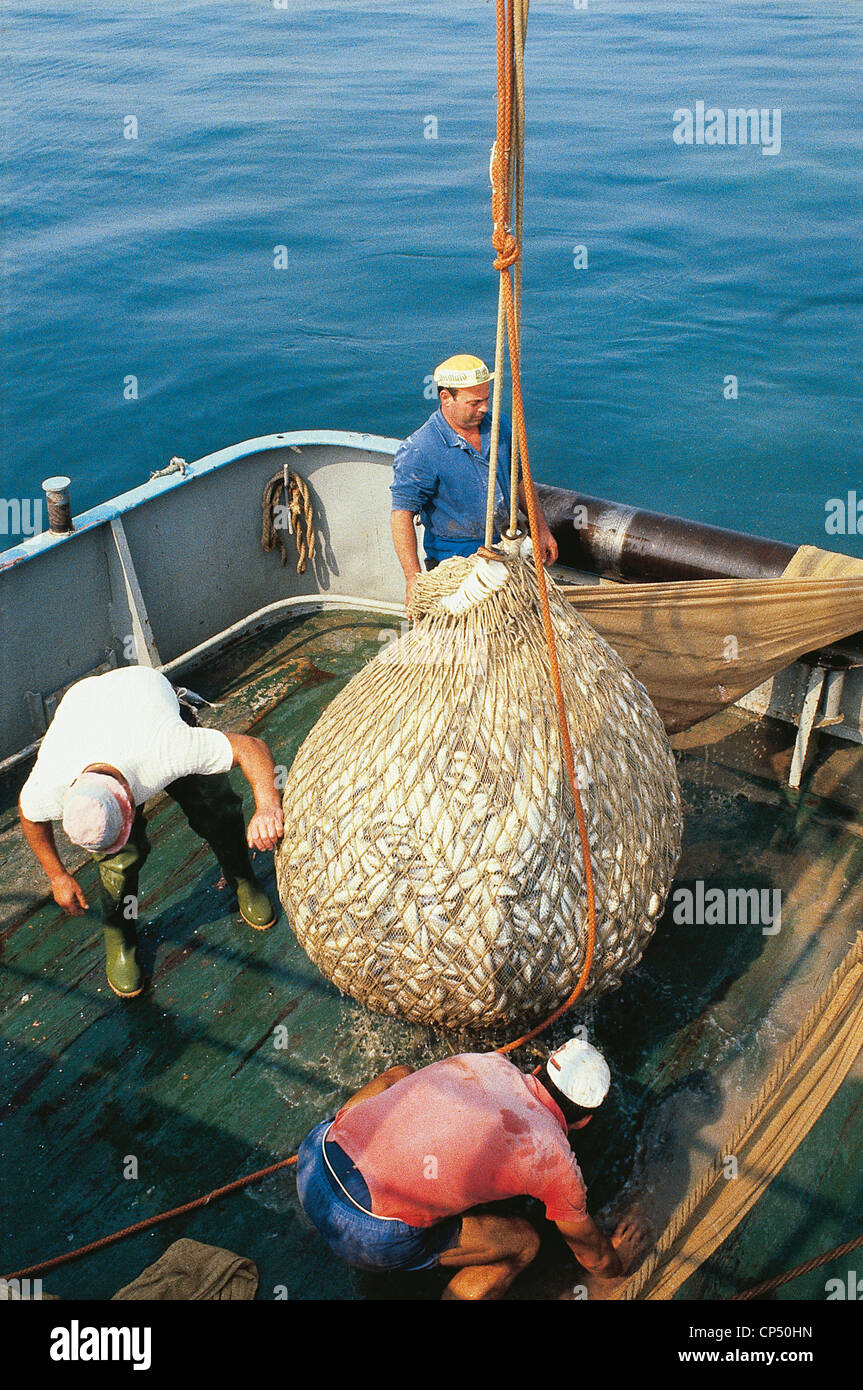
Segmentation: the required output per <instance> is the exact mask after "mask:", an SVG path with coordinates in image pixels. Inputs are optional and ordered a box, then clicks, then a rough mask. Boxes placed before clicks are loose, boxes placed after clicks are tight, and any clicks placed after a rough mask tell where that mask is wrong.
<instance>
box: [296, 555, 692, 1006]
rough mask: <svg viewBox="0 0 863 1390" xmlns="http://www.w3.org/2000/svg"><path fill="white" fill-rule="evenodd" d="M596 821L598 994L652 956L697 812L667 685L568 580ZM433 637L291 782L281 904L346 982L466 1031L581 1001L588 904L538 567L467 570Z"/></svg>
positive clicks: (353, 697)
mask: <svg viewBox="0 0 863 1390" xmlns="http://www.w3.org/2000/svg"><path fill="white" fill-rule="evenodd" d="M548 588H549V603H550V608H551V614H552V622H553V626H554V629H555V635H556V646H557V651H558V659H559V664H560V670H561V678H562V684H563V691H564V698H565V702H566V708H567V711H568V717H569V722H570V732H571V738H572V743H573V750H574V756H575V762H576V772H577V781H578V785H579V789H580V792H581V798H582V802H583V805H584V809H585V816H586V820H587V827H588V834H589V842H590V851H591V859H592V865H593V872H594V884H595V901H596V943H595V955H594V960H593V965H592V968H591V973H590V977H589V980H588V982H587V985H586V987H585V991H584V994H583V995H582V998H588V997H590V996H595V995H596V994H598V993H599V992H600V991H602V990H606V989H610V988H613V987H615V986H616V985H618V984H619V983H620V981H621V977H622V975H623V973H624V972H625V971H626V970H628V969H629V968H631V967H632V966H633V965H634V964H635V963H636V962H637V961H638V960H639V959H640V958H641V955H642V952H643V950H644V947H645V945H646V943H647V941H648V940H649V938H650V936H651V934H652V932H653V930H654V928H655V924H656V921H657V918H658V917H659V916H660V914H661V912H662V908H663V905H664V902H665V899H666V896H667V894H668V891H669V889H670V886H671V881H672V876H673V873H674V868H675V865H676V863H677V859H678V856H679V852H680V842H681V833H682V815H681V803H680V793H679V787H678V782H677V773H676V768H675V764H674V758H673V755H672V752H671V749H670V747H669V744H668V739H667V737H666V734H665V730H664V728H663V725H662V722H661V720H660V718H659V716H658V714H657V713H656V710H655V709H654V708H653V705H652V704H651V702H650V699H649V697H648V695H647V692H646V691H645V690H644V687H643V686H642V685H640V684H639V682H638V681H637V680H636V679H635V677H634V676H633V675H632V674H631V672H630V671H629V670H628V669H627V668H626V667H625V666H624V665H623V663H622V661H621V660H620V658H619V657H618V656H617V655H616V654H615V652H614V651H613V650H612V649H611V647H609V646H608V644H607V643H606V642H605V641H604V640H603V639H602V638H601V637H600V636H599V635H598V634H597V633H596V632H595V631H594V630H593V628H591V627H590V626H589V625H588V624H587V623H586V622H585V621H584V620H583V619H582V618H580V617H579V616H578V614H577V613H575V612H574V611H573V610H572V608H571V607H570V605H568V604H567V603H566V601H565V600H564V599H563V598H562V596H561V595H560V594H559V593H558V592H557V590H556V588H555V585H554V583H553V581H549V583H548ZM410 616H411V617H412V618H413V620H414V621H413V625H412V627H411V628H410V630H409V631H408V632H407V633H406V634H405V635H403V636H402V637H401V638H400V639H399V640H397V641H394V642H392V643H391V644H389V645H388V646H386V647H385V648H384V649H383V650H382V651H381V653H380V654H379V655H378V656H377V657H376V658H375V659H374V660H373V661H371V662H370V663H369V664H368V665H367V666H366V667H364V668H363V670H362V671H360V672H359V673H358V674H357V675H356V676H355V677H354V678H353V679H352V680H351V681H350V682H349V684H348V685H347V686H346V687H345V689H344V690H343V691H342V692H341V693H340V694H339V695H338V696H337V697H336V698H335V699H334V700H333V701H332V703H331V704H330V705H329V706H328V707H327V709H326V710H325V711H324V713H323V715H322V716H321V718H320V719H319V720H318V722H317V724H316V725H315V726H314V728H313V729H312V730H311V732H310V734H309V735H308V737H307V738H306V740H305V742H304V743H303V744H302V746H301V748H300V750H299V752H298V754H297V757H296V759H295V761H294V763H293V766H292V768H291V771H290V774H289V776H288V780H287V783H286V786H285V790H284V816H285V831H284V838H283V840H282V843H281V846H280V848H279V851H278V853H277V856H276V870H277V878H278V885H279V893H280V896H281V899H282V902H283V904H284V907H285V910H286V913H287V916H288V920H289V921H290V923H291V925H292V927H293V930H294V932H295V933H296V935H297V937H298V939H299V941H300V943H301V945H302V946H303V947H304V949H305V951H306V952H307V954H308V955H309V956H310V958H311V959H312V961H313V962H314V963H315V964H316V965H317V966H318V968H319V969H320V970H321V971H322V972H323V973H324V974H325V975H326V976H328V977H329V979H331V980H332V981H333V982H334V983H335V984H336V985H337V986H338V988H339V989H340V990H342V991H344V992H346V993H348V994H350V995H352V996H353V997H354V998H356V999H358V1000H360V1001H362V1002H363V1003H364V1004H366V1005H367V1006H368V1007H369V1008H371V1009H375V1010H378V1011H380V1012H382V1013H386V1014H392V1015H398V1016H401V1017H403V1018H406V1019H409V1020H412V1021H415V1022H421V1023H426V1024H435V1025H437V1026H440V1027H444V1028H451V1029H455V1028H464V1027H470V1028H477V1027H480V1028H486V1027H489V1028H491V1027H497V1026H508V1025H511V1024H514V1023H516V1022H532V1021H535V1020H537V1019H540V1018H542V1017H545V1016H546V1015H547V1014H548V1013H550V1012H551V1011H552V1010H553V1009H554V1008H556V1007H557V1006H558V1005H559V1004H561V1003H562V1002H563V1001H564V1000H565V999H566V998H567V997H568V996H569V994H570V993H571V992H572V990H573V988H574V986H575V984H576V982H577V980H578V978H579V976H580V973H581V968H582V965H583V963H584V959H585V949H586V943H587V935H588V913H587V901H586V894H585V886H584V863H583V856H582V847H581V840H580V837H579V833H578V824H577V819H576V811H575V802H574V797H573V795H572V789H571V786H570V783H569V776H568V772H567V768H566V764H565V763H564V761H563V758H562V752H561V738H560V728H559V723H558V713H557V706H556V703H555V698H554V691H553V687H552V683H551V677H550V672H549V660H548V652H547V647H546V639H545V635H544V630H543V624H542V615H541V609H540V598H539V589H538V582H537V576H536V571H535V569H534V566H533V562H532V561H530V560H524V559H521V558H519V557H518V556H517V555H512V554H511V555H501V556H500V558H499V559H494V560H490V559H488V558H484V557H481V556H477V555H473V556H470V557H467V558H464V557H455V558H453V559H451V560H447V561H445V562H444V563H443V564H441V565H439V566H438V567H437V568H436V569H435V570H433V571H432V572H431V573H429V574H427V575H422V576H420V577H419V578H418V579H417V581H416V584H415V586H414V591H413V595H412V598H411V607H410Z"/></svg>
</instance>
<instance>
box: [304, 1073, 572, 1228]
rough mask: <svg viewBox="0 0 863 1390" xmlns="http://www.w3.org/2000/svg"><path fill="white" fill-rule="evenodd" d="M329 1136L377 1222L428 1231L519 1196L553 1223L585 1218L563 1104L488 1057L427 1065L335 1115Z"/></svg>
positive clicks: (539, 1087) (537, 1083) (531, 1080)
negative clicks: (362, 1185) (387, 1219)
mask: <svg viewBox="0 0 863 1390" xmlns="http://www.w3.org/2000/svg"><path fill="white" fill-rule="evenodd" d="M329 1137H330V1138H331V1139H334V1140H335V1141H336V1143H337V1144H339V1145H340V1147H341V1148H343V1149H344V1150H345V1152H346V1153H347V1154H348V1155H349V1157H350V1158H351V1159H352V1160H353V1162H354V1163H355V1164H356V1166H357V1168H359V1170H360V1172H361V1173H362V1175H363V1178H364V1179H365V1182H366V1185H367V1187H368V1189H369V1193H370V1195H371V1199H372V1211H373V1212H374V1213H375V1215H376V1216H394V1217H397V1218H398V1219H399V1220H400V1221H406V1222H407V1223H408V1224H409V1225H411V1226H431V1225H433V1224H434V1222H436V1221H442V1220H443V1219H444V1218H445V1217H447V1216H456V1215H458V1214H459V1213H461V1212H465V1211H468V1210H469V1209H470V1208H471V1207H475V1206H477V1205H479V1204H480V1203H481V1202H496V1201H500V1200H502V1199H503V1198H505V1197H518V1196H524V1195H527V1196H530V1197H537V1198H539V1200H540V1201H542V1202H544V1203H545V1209H546V1215H547V1216H548V1219H549V1221H581V1220H584V1218H585V1216H586V1215H587V1206H586V1200H585V1199H586V1195H587V1194H586V1189H585V1185H584V1179H583V1178H582V1176H581V1170H580V1169H579V1166H578V1164H577V1162H576V1160H575V1155H574V1154H573V1152H572V1150H571V1149H570V1147H569V1141H568V1140H567V1137H566V1121H565V1120H564V1118H563V1114H562V1113H561V1110H560V1108H559V1106H557V1105H556V1104H555V1102H554V1101H553V1100H552V1098H551V1096H550V1095H549V1094H548V1092H547V1091H546V1090H545V1088H544V1087H543V1086H541V1085H540V1084H539V1082H538V1081H537V1080H535V1078H534V1077H532V1076H525V1075H524V1074H523V1073H522V1072H520V1071H519V1070H518V1068H517V1067H514V1066H513V1064H512V1063H511V1062H508V1061H507V1060H506V1058H505V1057H501V1056H500V1055H499V1054H496V1053H493V1052H491V1053H464V1054H462V1055H461V1056H459V1057H449V1058H447V1059H446V1060H445V1061H443V1062H434V1063H432V1065H431V1066H428V1067H423V1068H422V1070H421V1071H417V1072H414V1073H413V1075H412V1076H407V1077H405V1078H404V1080H402V1081H397V1082H396V1083H395V1085H394V1086H390V1087H389V1089H388V1090H386V1091H383V1092H382V1093H381V1094H380V1095H379V1096H372V1097H371V1098H370V1099H369V1100H364V1101H362V1102H361V1104H359V1105H355V1106H352V1108H351V1109H350V1110H348V1111H347V1113H345V1112H344V1111H339V1113H338V1115H337V1116H336V1119H335V1121H334V1123H333V1126H332V1129H331V1130H330V1133H329Z"/></svg>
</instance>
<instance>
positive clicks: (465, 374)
mask: <svg viewBox="0 0 863 1390" xmlns="http://www.w3.org/2000/svg"><path fill="white" fill-rule="evenodd" d="M434 380H435V384H436V385H437V386H453V387H455V388H456V390H458V388H459V387H460V386H482V385H483V384H484V382H486V381H493V380H494V372H490V371H489V369H488V367H487V366H486V365H485V363H484V362H483V361H482V359H481V358H479V357H472V356H471V355H470V353H467V352H462V353H459V354H458V355H457V356H456V357H448V358H447V360H446V361H445V362H441V363H440V364H439V366H437V367H435V369H434Z"/></svg>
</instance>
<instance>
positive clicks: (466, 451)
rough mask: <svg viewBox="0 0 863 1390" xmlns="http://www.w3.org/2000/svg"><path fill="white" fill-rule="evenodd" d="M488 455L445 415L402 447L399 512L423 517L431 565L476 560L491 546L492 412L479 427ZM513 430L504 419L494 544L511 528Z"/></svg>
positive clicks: (395, 485)
mask: <svg viewBox="0 0 863 1390" xmlns="http://www.w3.org/2000/svg"><path fill="white" fill-rule="evenodd" d="M479 433H480V445H481V449H482V452H481V453H477V451H476V449H474V447H473V445H472V444H469V443H468V442H467V440H466V439H463V438H462V437H461V435H460V434H457V433H456V431H455V430H454V429H453V428H452V426H451V425H448V424H447V422H446V420H445V419H444V417H443V415H442V414H441V412H440V410H436V411H435V413H434V415H432V416H430V417H429V419H428V420H426V422H425V424H424V425H422V426H420V428H419V429H418V430H415V431H414V433H413V434H412V435H409V436H408V438H407V439H406V440H405V441H404V443H403V444H401V445H400V446H399V449H398V451H397V453H396V456H395V459H394V461H393V482H392V486H391V488H390V491H391V493H392V499H393V502H392V505H393V511H404V512H419V513H420V518H421V520H422V524H423V526H424V528H425V553H426V560H446V559H448V558H449V557H450V555H473V553H474V552H475V551H476V550H478V549H479V547H480V546H481V545H482V544H483V542H484V540H485V508H486V496H487V493H488V458H489V444H490V440H491V411H489V412H488V413H487V414H486V415H485V417H484V419H483V421H482V423H481V424H480V427H479ZM511 438H512V430H511V427H510V423H509V421H508V420H507V419H506V418H505V417H504V416H503V415H501V417H500V438H499V441H498V450H497V486H496V488H495V531H494V536H493V540H494V541H497V540H499V539H500V531H501V528H502V527H504V526H508V524H509V468H510V441H511Z"/></svg>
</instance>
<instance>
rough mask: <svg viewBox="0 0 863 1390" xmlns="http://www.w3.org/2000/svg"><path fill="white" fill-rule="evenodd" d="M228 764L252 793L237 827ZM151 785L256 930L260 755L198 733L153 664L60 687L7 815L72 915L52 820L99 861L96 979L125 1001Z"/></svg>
mask: <svg viewBox="0 0 863 1390" xmlns="http://www.w3.org/2000/svg"><path fill="white" fill-rule="evenodd" d="M235 766H238V767H239V768H240V769H241V771H242V772H243V774H244V776H245V777H246V780H247V781H248V783H249V785H250V786H251V788H252V792H253V794H254V798H255V813H254V815H253V816H252V818H251V820H250V821H249V827H248V833H247V832H246V827H245V822H244V818H243V811H242V801H241V799H240V797H239V796H237V794H236V792H235V791H234V790H233V788H232V787H231V785H230V781H229V780H228V777H227V773H228V770H229V769H230V768H231V767H235ZM160 791H167V793H168V795H169V796H171V797H173V799H174V800H175V801H176V802H177V803H178V805H179V806H180V807H181V808H182V810H183V811H184V813H185V815H186V818H187V820H188V822H189V824H190V825H191V827H192V829H193V830H194V831H196V833H197V834H198V835H200V836H201V838H202V839H205V840H206V841H207V842H208V844H209V845H210V847H211V848H212V850H213V852H214V854H215V855H216V858H217V859H218V861H219V863H220V864H221V866H222V870H223V872H224V875H225V878H226V879H227V881H228V883H229V884H230V885H231V887H232V888H235V889H236V892H237V901H238V905H239V909H240V913H241V915H242V917H243V919H244V920H245V921H246V922H247V923H248V924H249V926H251V927H254V928H255V929H256V930H258V931H263V930H266V928H267V927H271V926H272V925H273V923H274V922H275V920H276V917H275V913H274V912H273V908H272V905H271V904H270V901H269V898H268V897H267V895H266V893H265V892H264V891H263V889H262V888H261V886H260V884H259V883H258V881H257V879H256V877H255V874H254V872H253V870H252V866H251V861H250V859H249V847H251V848H253V849H258V850H268V849H274V848H275V846H276V845H277V844H278V841H279V840H280V838H281V835H282V830H283V822H282V806H281V799H280V796H279V793H278V791H277V789H276V785H275V769H274V764H273V758H272V754H271V753H270V751H269V749H268V748H267V745H266V744H265V743H264V742H263V741H262V740H261V739H259V738H253V737H251V736H250V735H248V734H223V733H221V732H220V731H219V730H217V729H199V728H197V727H194V726H190V722H188V720H187V719H186V718H184V715H183V714H182V713H181V708H180V702H179V700H178V698H177V694H176V692H175V690H174V688H173V686H172V685H171V684H170V682H169V681H168V680H167V679H166V678H165V676H163V675H161V674H160V673H159V672H158V671H153V670H150V669H149V668H147V667H142V666H127V667H122V668H120V669H119V670H116V671H108V672H106V673H105V674H104V675H101V676H89V677H87V678H86V679H84V680H81V681H78V682H77V683H76V684H75V685H73V686H71V687H70V688H69V690H68V691H67V692H66V694H65V695H64V696H63V699H62V700H61V701H60V703H59V705H58V706H57V711H56V713H55V715H54V718H53V720H52V721H51V725H50V727H49V729H48V731H47V733H46V734H45V737H44V738H43V740H42V746H41V748H40V750H39V756H38V758H37V759H36V764H35V766H34V768H33V770H32V772H31V773H30V776H29V777H28V779H27V781H26V782H25V784H24V787H23V788H22V791H21V796H20V800H19V814H20V817H21V825H22V827H23V830H24V834H25V836H26V838H27V842H28V844H29V845H30V847H31V849H32V850H33V853H34V854H35V855H36V858H37V859H38V860H39V863H40V864H41V866H42V868H43V870H44V872H45V874H46V876H47V878H48V881H49V883H50V885H51V891H52V893H53V895H54V900H55V902H56V903H58V904H59V906H60V907H62V908H64V909H65V910H66V911H67V912H69V913H70V914H72V915H73V916H80V915H81V914H82V913H83V912H85V911H86V909H87V906H88V904H87V899H86V897H85V896H84V893H83V890H82V889H81V887H80V885H79V884H78V883H77V881H76V879H75V878H74V876H73V875H72V874H70V873H68V872H67V870H66V868H65V866H64V864H63V861H62V860H61V858H60V856H59V854H58V852H57V846H56V843H55V840H54V831H53V827H52V824H51V823H52V821H54V820H60V819H62V821H63V828H64V830H65V831H66V834H67V835H68V837H69V839H70V840H71V841H72V842H73V843H74V844H77V845H80V846H81V847H82V848H84V849H87V850H88V851H89V852H90V853H91V854H92V856H93V858H94V859H95V860H96V862H97V864H98V867H99V877H100V881H101V899H102V923H103V926H104V929H105V952H106V970H107V975H108V983H109V985H110V986H111V988H112V990H113V991H114V993H115V994H118V995H119V996H120V997H121V998H125V999H131V998H134V997H135V996H136V995H138V994H140V993H141V990H142V988H143V983H142V976H141V968H140V964H139V962H138V959H137V946H138V939H137V930H136V925H135V912H136V907H137V891H138V874H139V871H140V869H141V866H142V864H143V863H144V860H145V859H146V858H147V855H148V854H149V852H150V845H149V842H148V840H147V835H146V819H145V816H144V803H145V802H146V801H147V800H148V799H149V798H150V797H151V796H155V795H157V793H158V792H160Z"/></svg>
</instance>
